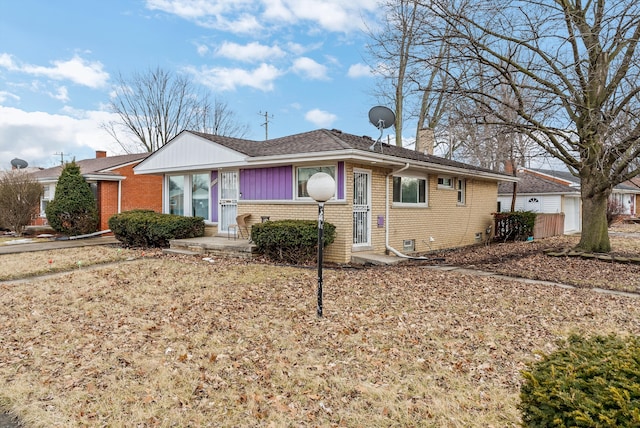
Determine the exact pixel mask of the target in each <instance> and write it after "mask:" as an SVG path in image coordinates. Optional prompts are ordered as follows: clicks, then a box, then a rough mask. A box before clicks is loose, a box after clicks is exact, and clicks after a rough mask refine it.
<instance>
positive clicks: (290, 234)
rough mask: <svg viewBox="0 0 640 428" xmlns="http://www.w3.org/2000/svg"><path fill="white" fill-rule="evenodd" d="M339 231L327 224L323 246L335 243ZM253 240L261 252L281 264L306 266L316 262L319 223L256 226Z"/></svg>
mask: <svg viewBox="0 0 640 428" xmlns="http://www.w3.org/2000/svg"><path fill="white" fill-rule="evenodd" d="M335 237H336V227H335V226H334V225H333V224H331V223H327V222H325V223H324V246H325V247H326V246H327V245H330V244H332V243H333V241H334V240H335ZM251 239H252V240H253V242H254V243H255V244H256V246H257V248H258V251H260V252H261V253H262V254H264V255H265V256H266V257H268V258H270V259H272V260H276V261H279V262H285V263H293V264H305V263H309V262H311V261H313V260H316V255H317V253H318V222H317V221H313V220H279V221H267V222H264V223H258V224H254V225H253V227H252V228H251Z"/></svg>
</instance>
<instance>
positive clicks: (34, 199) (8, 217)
mask: <svg viewBox="0 0 640 428" xmlns="http://www.w3.org/2000/svg"><path fill="white" fill-rule="evenodd" d="M43 190H44V189H43V187H42V184H40V183H38V182H37V181H36V180H34V179H33V178H32V177H31V175H29V174H28V173H26V172H24V171H20V170H12V171H7V172H6V173H4V174H3V175H2V176H1V177H0V224H3V225H5V226H8V227H9V228H11V230H13V231H14V232H16V233H17V234H21V233H22V231H23V229H24V227H25V226H27V225H28V224H29V222H30V221H31V219H32V218H33V217H34V216H35V215H37V214H38V213H39V212H40V197H41V196H42V193H43Z"/></svg>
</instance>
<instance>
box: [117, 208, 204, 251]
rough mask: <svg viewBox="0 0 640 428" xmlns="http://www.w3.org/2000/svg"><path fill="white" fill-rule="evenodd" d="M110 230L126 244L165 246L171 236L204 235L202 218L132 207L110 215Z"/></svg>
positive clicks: (131, 245) (127, 245) (190, 236)
mask: <svg viewBox="0 0 640 428" xmlns="http://www.w3.org/2000/svg"><path fill="white" fill-rule="evenodd" d="M109 229H111V232H113V234H114V235H115V237H116V239H117V240H118V241H120V242H122V244H123V245H124V246H126V247H168V246H169V241H170V240H171V239H185V238H195V237H199V236H203V235H204V219H203V218H202V217H183V216H179V215H174V214H161V213H157V212H155V211H151V210H132V211H125V212H122V213H120V214H116V215H114V216H112V217H111V218H110V219H109Z"/></svg>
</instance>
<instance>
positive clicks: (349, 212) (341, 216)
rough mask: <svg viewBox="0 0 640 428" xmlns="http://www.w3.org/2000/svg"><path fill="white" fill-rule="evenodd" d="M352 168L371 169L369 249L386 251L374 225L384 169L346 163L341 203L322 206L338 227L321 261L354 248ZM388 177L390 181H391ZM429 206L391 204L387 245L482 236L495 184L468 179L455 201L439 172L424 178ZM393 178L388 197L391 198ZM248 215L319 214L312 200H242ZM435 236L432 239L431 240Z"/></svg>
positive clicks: (449, 244)
mask: <svg viewBox="0 0 640 428" xmlns="http://www.w3.org/2000/svg"><path fill="white" fill-rule="evenodd" d="M354 168H358V169H362V170H368V171H371V184H372V188H371V199H372V207H371V247H370V248H365V250H367V249H368V250H371V251H374V252H376V253H384V252H385V251H386V248H385V228H384V227H378V226H377V218H378V216H383V217H384V216H385V197H386V187H385V179H386V175H387V174H388V173H389V172H390V170H389V169H386V168H371V167H370V166H366V165H358V164H350V163H347V164H346V165H345V175H346V197H345V201H337V202H328V203H327V204H326V205H325V221H327V222H330V223H333V224H334V225H335V226H336V240H335V241H334V243H333V244H332V245H330V246H329V247H327V251H326V253H325V260H327V261H329V262H336V263H347V262H349V261H350V260H351V254H352V252H353V245H352V243H353V240H352V237H353V220H352V219H353V171H354ZM390 180H391V179H390ZM428 183H429V184H428V195H427V197H428V207H421V208H406V207H401V208H400V207H393V206H392V207H390V208H389V218H384V223H385V225H386V226H387V227H389V245H390V246H391V247H393V248H395V249H397V250H398V251H402V244H403V240H405V239H415V251H416V252H422V253H424V252H428V251H431V250H437V249H445V248H454V247H459V246H465V245H470V244H474V243H476V242H477V241H476V233H480V234H481V236H482V239H485V238H486V235H485V230H486V228H487V226H490V225H491V224H492V222H493V217H492V216H491V213H492V212H494V211H495V206H496V201H497V197H498V186H497V183H496V182H492V181H485V180H480V179H477V178H470V179H467V180H466V195H465V196H466V197H465V200H466V203H465V204H464V205H458V203H457V192H456V190H453V189H439V188H438V185H437V175H433V174H432V175H429V178H428ZM391 192H392V188H391V182H390V183H389V198H390V199H391V197H392V193H391ZM242 213H251V214H252V216H251V217H250V218H249V219H248V223H249V224H254V223H258V222H260V221H261V219H260V217H261V216H269V217H270V219H271V220H284V219H292V218H295V219H306V220H315V219H317V218H318V206H317V204H316V203H315V202H290V201H289V202H273V201H270V202H268V203H266V202H264V203H255V202H250V201H240V202H239V203H238V214H242ZM430 237H433V239H434V240H433V242H430V240H429V238H430Z"/></svg>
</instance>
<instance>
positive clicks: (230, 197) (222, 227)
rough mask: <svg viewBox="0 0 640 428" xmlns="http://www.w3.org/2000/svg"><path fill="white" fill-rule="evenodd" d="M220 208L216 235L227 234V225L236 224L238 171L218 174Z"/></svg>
mask: <svg viewBox="0 0 640 428" xmlns="http://www.w3.org/2000/svg"><path fill="white" fill-rule="evenodd" d="M218 183H219V185H220V199H219V202H218V205H219V207H220V211H219V215H218V219H219V220H218V233H228V232H229V225H230V224H235V223H236V216H237V215H238V194H239V191H238V171H223V172H221V173H220V180H218Z"/></svg>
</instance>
